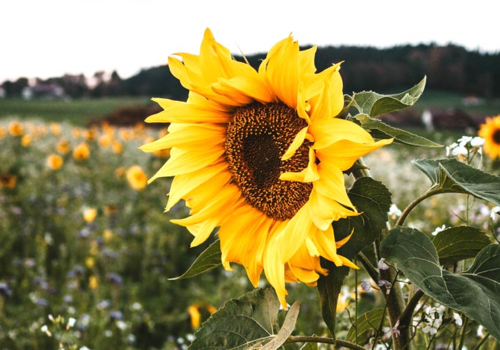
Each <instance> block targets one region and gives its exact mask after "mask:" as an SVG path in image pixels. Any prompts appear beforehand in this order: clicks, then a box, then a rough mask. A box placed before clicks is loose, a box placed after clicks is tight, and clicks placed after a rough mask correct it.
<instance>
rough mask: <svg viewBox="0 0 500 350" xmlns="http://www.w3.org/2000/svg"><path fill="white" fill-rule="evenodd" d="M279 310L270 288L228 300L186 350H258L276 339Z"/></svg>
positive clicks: (278, 304) (277, 302) (275, 297)
mask: <svg viewBox="0 0 500 350" xmlns="http://www.w3.org/2000/svg"><path fill="white" fill-rule="evenodd" d="M279 307H280V303H279V300H278V298H277V296H276V292H275V291H274V290H273V289H272V288H267V289H255V290H254V291H252V292H249V293H246V294H244V295H243V296H241V297H240V298H238V299H232V300H229V301H227V302H226V303H225V304H224V306H223V307H222V308H221V309H220V310H219V311H217V312H215V313H214V314H212V316H211V317H210V318H209V319H208V320H207V321H206V322H205V323H203V326H202V327H201V328H200V329H199V330H198V332H196V334H195V337H196V339H195V340H194V341H193V342H192V343H191V345H190V346H189V349H193V350H198V349H200V350H201V349H214V350H215V349H217V350H223V349H250V348H255V349H260V348H261V347H262V346H263V345H265V344H267V343H269V342H271V341H273V340H274V338H275V336H274V329H275V328H276V326H277V318H278V311H279Z"/></svg>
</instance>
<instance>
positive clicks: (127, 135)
mask: <svg viewBox="0 0 500 350" xmlns="http://www.w3.org/2000/svg"><path fill="white" fill-rule="evenodd" d="M133 136H134V135H133V134H132V131H130V130H129V129H120V137H121V138H122V140H123V141H128V140H130V139H132V137H133Z"/></svg>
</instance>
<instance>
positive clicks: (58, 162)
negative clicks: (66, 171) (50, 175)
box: [47, 154, 63, 170]
mask: <svg viewBox="0 0 500 350" xmlns="http://www.w3.org/2000/svg"><path fill="white" fill-rule="evenodd" d="M62 165H63V159H62V157H61V156H59V155H57V154H51V155H50V156H49V157H48V158H47V167H48V168H49V169H51V170H59V169H61V167H62Z"/></svg>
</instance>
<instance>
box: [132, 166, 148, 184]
mask: <svg viewBox="0 0 500 350" xmlns="http://www.w3.org/2000/svg"><path fill="white" fill-rule="evenodd" d="M127 181H128V183H129V185H130V187H132V188H133V189H134V190H143V189H144V188H145V187H146V185H147V183H148V176H147V175H146V173H145V172H144V171H143V170H142V168H141V167H140V166H138V165H133V166H131V167H130V168H128V170H127Z"/></svg>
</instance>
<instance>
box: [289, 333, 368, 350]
mask: <svg viewBox="0 0 500 350" xmlns="http://www.w3.org/2000/svg"><path fill="white" fill-rule="evenodd" d="M291 343H322V344H332V345H337V346H343V347H345V348H348V349H354V350H365V348H364V347H362V346H360V345H358V344H354V343H352V342H350V341H346V340H340V339H333V338H326V337H316V336H298V337H293V336H292V337H289V338H288V339H287V341H286V342H285V344H291Z"/></svg>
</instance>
